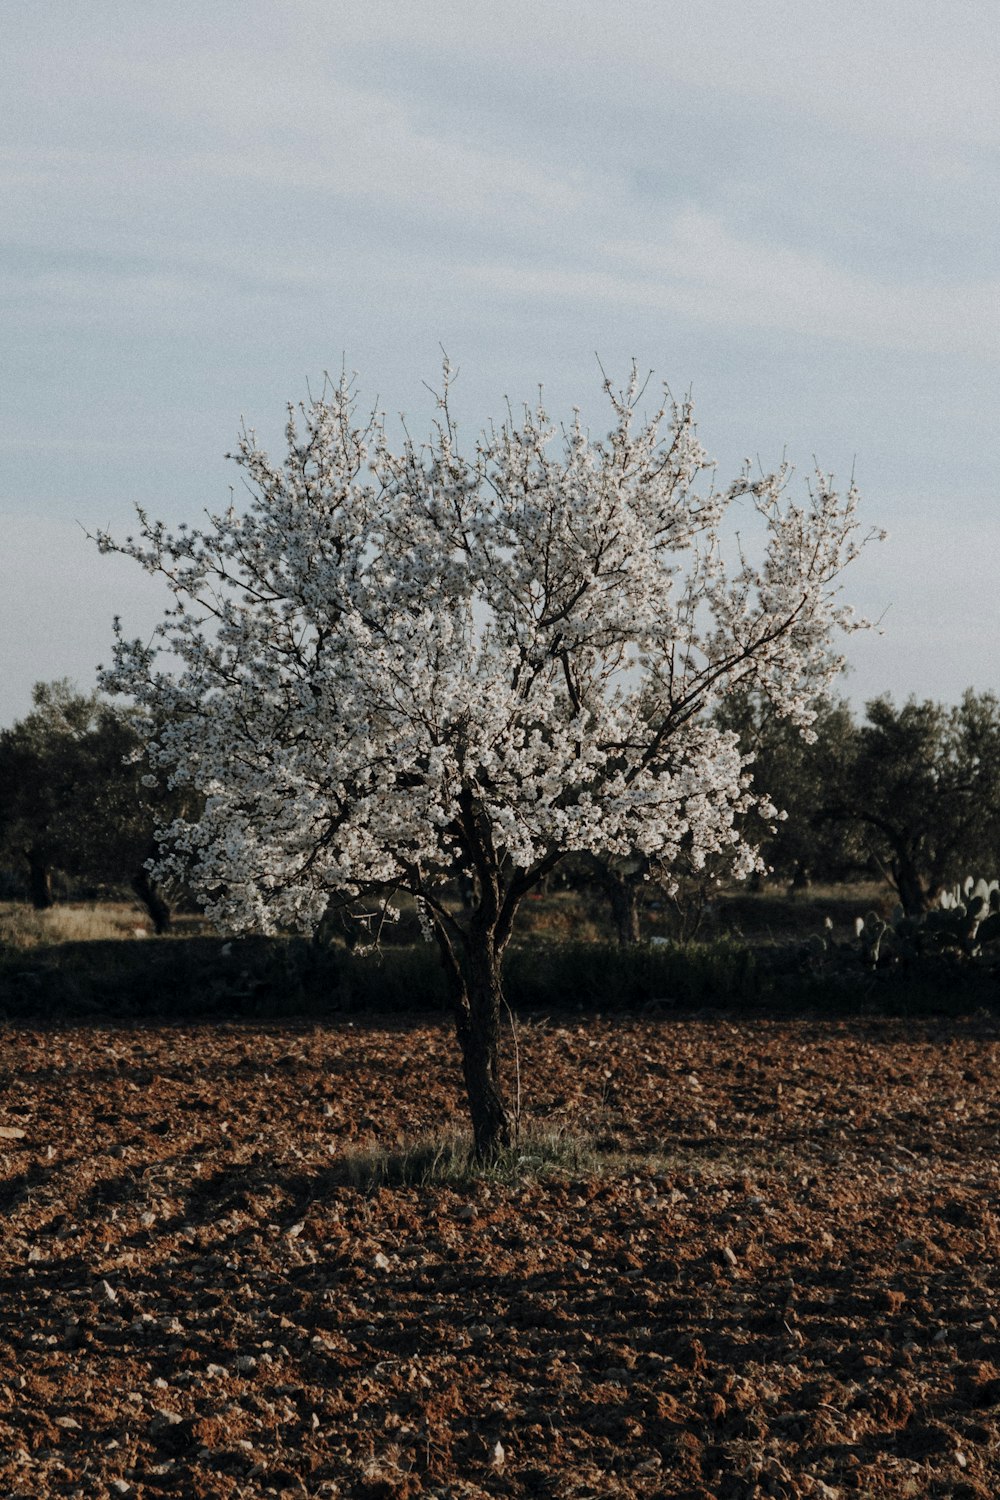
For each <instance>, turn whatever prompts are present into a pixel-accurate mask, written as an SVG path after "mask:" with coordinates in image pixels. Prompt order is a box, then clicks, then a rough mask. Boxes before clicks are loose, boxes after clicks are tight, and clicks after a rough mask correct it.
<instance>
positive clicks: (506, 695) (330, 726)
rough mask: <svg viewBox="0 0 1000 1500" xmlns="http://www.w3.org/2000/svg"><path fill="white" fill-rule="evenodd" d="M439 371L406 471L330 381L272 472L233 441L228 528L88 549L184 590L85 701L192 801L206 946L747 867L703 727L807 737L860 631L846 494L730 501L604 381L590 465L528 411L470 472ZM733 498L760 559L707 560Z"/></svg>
mask: <svg viewBox="0 0 1000 1500" xmlns="http://www.w3.org/2000/svg"><path fill="white" fill-rule="evenodd" d="M449 373H450V372H449V371H448V368H447V367H446V368H445V377H444V378H445V389H444V393H443V394H442V396H441V398H440V401H439V418H438V424H437V426H436V427H435V429H434V432H433V434H432V436H431V438H430V440H429V441H428V442H427V443H426V444H424V445H422V446H421V445H417V444H416V443H414V442H412V441H409V440H407V441H405V442H404V443H403V444H402V445H399V446H396V447H393V446H392V445H391V444H390V441H389V438H388V436H387V433H386V428H385V423H384V420H383V418H382V417H381V416H380V415H379V414H374V415H372V416H370V417H369V418H368V419H367V420H363V419H361V420H359V418H358V415H357V406H356V402H355V398H354V394H353V389H352V386H351V383H350V382H349V381H348V380H347V379H342V380H341V381H340V382H339V384H338V385H337V386H335V387H334V388H332V389H329V390H327V391H324V393H323V394H322V395H321V396H320V397H318V398H316V399H314V400H311V401H310V402H309V403H307V404H305V405H304V406H302V407H301V408H299V409H298V410H292V409H290V410H289V418H288V426H287V432H286V437H287V454H286V457H285V458H284V460H283V462H281V463H275V462H272V460H271V459H270V458H269V457H268V455H267V454H266V453H265V452H264V451H263V450H261V449H260V448H259V447H258V445H257V442H256V439H255V437H254V434H253V432H252V431H244V432H243V433H242V434H241V437H240V441H239V445H238V448H237V451H236V453H235V454H234V455H233V456H234V457H235V460H236V462H237V463H238V464H239V466H240V467H241V469H242V470H243V472H244V475H245V478H246V480H247V483H248V486H249V489H250V492H251V497H250V500H249V503H248V504H247V506H246V508H245V509H244V510H242V511H240V510H237V509H235V508H232V507H231V508H229V509H227V510H226V511H224V512H223V513H221V514H219V515H216V516H212V517H210V518H209V520H208V522H207V524H206V525H205V526H204V527H203V528H200V529H199V528H195V527H187V526H183V525H182V526H179V527H178V528H177V530H176V532H170V531H168V529H167V528H166V527H165V525H164V524H163V523H162V522H160V521H154V520H152V519H151V518H150V517H149V516H148V515H147V514H146V513H145V512H144V511H142V510H140V511H139V522H140V524H139V534H138V537H137V538H136V539H128V540H126V541H125V542H124V543H116V542H114V541H113V540H112V539H111V538H110V537H109V536H107V535H105V534H102V535H100V536H99V537H98V542H99V545H100V546H101V548H102V549H103V550H105V551H118V552H124V553H126V554H128V555H130V556H132V557H134V558H135V559H136V560H137V561H138V562H140V563H141V564H142V565H143V567H145V568H146V569H147V570H148V571H150V572H151V573H159V574H161V575H162V576H163V577H164V578H165V579H166V580H167V582H168V584H169V587H170V588H171V590H172V591H173V594H174V596H175V598H174V607H173V608H172V609H170V610H168V611H167V613H166V614H165V616H164V619H163V621H162V623H161V625H160V626H159V629H158V631H157V636H156V639H155V641H154V643H153V644H152V645H150V644H148V643H144V642H141V641H129V640H127V639H126V638H125V637H124V636H123V635H122V634H121V632H120V630H119V633H118V640H117V646H116V650H115V658H114V666H113V668H111V669H110V670H109V671H107V672H105V673H104V675H103V680H102V685H103V686H104V687H105V688H107V689H109V690H112V691H115V692H124V693H128V694H131V695H132V696H133V697H134V698H135V700H136V701H137V702H139V703H140V704H143V705H145V706H147V707H148V708H150V709H152V710H155V714H156V721H157V723H158V724H159V725H161V726H162V727H161V729H160V732H159V735H158V738H157V741H156V743H155V745H154V746H153V747H152V751H151V753H152V755H153V757H154V760H155V764H156V766H157V768H158V769H159V770H160V771H161V773H165V774H166V775H167V776H168V777H169V780H170V782H171V784H173V785H183V786H190V787H193V788H196V789H197V790H198V791H199V792H200V793H202V795H203V797H204V810H203V812H202V813H201V815H200V817H199V819H198V821H197V822H195V823H190V822H185V821H183V820H180V821H178V822H176V823H174V824H173V825H172V826H171V827H170V828H169V829H167V830H165V833H166V838H165V841H164V844H163V850H162V856H161V860H160V864H159V867H158V869H157V874H158V875H159V876H162V875H163V874H165V873H168V872H169V871H170V870H171V869H174V870H178V869H181V868H183V869H184V871H185V872H186V876H187V878H188V879H189V880H193V881H194V882H195V884H196V886H197V888H198V889H199V891H200V892H201V898H202V900H203V901H204V903H205V907H206V910H207V912H208V914H209V916H210V917H211V918H212V919H213V920H214V921H216V922H217V923H218V924H219V925H220V927H222V928H225V929H230V930H240V929H248V928H256V929H262V930H264V931H266V932H267V931H274V930H276V929H277V928H279V927H286V926H293V927H298V928H301V929H304V930H309V929H311V928H312V927H314V926H315V924H316V923H317V922H318V921H319V920H320V918H321V917H322V914H323V912H324V910H325V908H326V905H327V902H328V901H329V900H330V899H331V897H332V896H334V895H337V896H338V897H343V896H352V895H356V894H358V893H360V892H363V891H364V890H365V889H371V888H372V887H395V888H402V889H409V890H411V891H413V892H414V893H415V894H416V895H417V896H418V897H419V898H420V900H421V913H422V920H423V921H424V923H425V925H426V924H427V923H428V921H429V920H430V919H429V917H428V913H432V912H433V911H434V910H435V909H436V908H435V905H434V902H435V896H434V892H435V890H436V888H437V885H438V884H439V883H440V881H441V880H442V879H444V878H445V877H446V876H448V875H450V874H453V873H454V872H455V869H456V866H457V865H464V866H465V867H466V868H468V869H470V870H472V868H473V867H474V866H475V864H476V860H477V858H485V857H488V859H489V860H490V861H492V862H493V864H494V865H495V869H496V871H497V872H499V878H500V880H501V884H503V883H504V882H506V884H507V886H508V887H509V885H510V882H511V881H512V880H516V878H517V875H518V873H520V874H522V875H524V876H525V877H526V878H528V879H530V878H533V877H534V876H535V875H537V874H538V873H539V872H540V871H542V870H543V869H544V868H545V867H546V862H547V861H548V862H551V861H552V860H553V859H554V858H555V857H557V856H558V855H559V854H560V853H564V852H568V851H574V850H589V851H591V852H600V853H604V854H611V855H622V856H627V855H631V854H633V853H635V852H638V853H641V854H643V855H645V856H649V857H650V858H652V859H654V860H656V861H659V862H660V863H661V864H662V865H663V866H664V867H667V868H669V866H670V865H671V864H672V863H674V862H675V861H676V859H677V857H678V853H679V851H680V850H681V849H682V848H683V849H684V850H685V851H686V853H687V854H688V855H689V857H690V858H691V859H692V861H693V862H694V864H695V865H699V864H701V863H703V861H704V859H705V858H706V856H707V855H708V854H710V853H719V852H724V853H725V854H726V855H727V856H728V857H730V858H731V860H732V864H733V869H734V871H735V872H736V873H737V874H745V873H748V872H749V871H750V869H752V868H754V866H755V859H756V857H755V855H754V852H753V851H752V850H748V849H746V848H744V847H743V846H742V845H741V844H740V841H739V839H738V837H737V835H736V832H735V822H734V820H735V818H736V816H737V814H738V813H740V812H743V811H745V810H746V809H747V808H748V807H749V806H750V805H751V804H752V803H754V802H755V800H756V794H755V793H754V792H753V791H752V790H751V788H750V786H749V781H748V776H747V763H746V761H745V760H744V758H742V757H741V755H740V752H739V749H738V746H737V743H736V740H735V737H734V736H733V735H731V734H727V733H724V732H722V731H720V730H719V729H717V728H715V727H714V726H713V725H712V724H711V723H709V722H708V720H707V717H706V715H707V713H708V711H709V710H710V709H711V707H712V706H713V704H714V703H715V702H716V701H717V700H718V699H719V698H720V697H721V696H722V695H724V694H726V693H728V692H729V691H731V690H732V689H733V688H735V687H737V686H746V685H748V684H750V683H752V684H753V685H755V686H756V687H757V688H759V689H760V690H761V691H763V692H765V693H766V694H767V695H768V696H769V697H770V699H771V700H772V701H773V703H774V704H775V705H776V706H777V707H778V709H779V710H780V711H781V712H783V713H785V714H788V715H790V716H791V717H792V718H793V719H795V720H797V721H798V722H799V723H800V724H801V725H802V726H803V728H805V729H806V730H808V725H809V722H810V718H811V711H810V703H811V701H812V699H813V698H814V697H815V696H816V695H817V693H819V692H820V691H821V690H822V689H823V688H824V687H825V686H827V685H828V684H829V682H830V681H831V679H832V678H833V677H834V675H835V674H836V673H837V671H838V670H839V667H840V664H841V663H840V659H839V658H838V657H837V656H836V655H835V654H833V652H832V651H831V639H832V636H833V634H834V633H835V631H836V630H838V629H840V630H853V629H857V628H859V627H860V626H861V625H862V624H863V623H864V622H861V621H858V620H856V619H855V618H854V616H853V615H852V614H851V612H850V610H849V609H848V608H847V607H846V606H845V605H844V604H843V602H842V601H841V599H840V594H839V588H840V584H839V579H840V575H841V573H842V570H843V569H844V567H845V566H847V565H848V564H849V563H850V562H851V561H852V560H853V559H854V558H855V557H856V556H857V554H858V552H859V550H860V548H861V546H862V545H863V542H864V540H865V538H864V537H863V536H862V535H861V534H860V532H859V526H858V520H857V504H858V497H857V494H856V492H855V490H854V488H853V486H851V487H850V488H849V489H848V490H847V491H846V493H845V494H840V493H838V492H837V491H836V490H835V489H834V487H833V484H832V481H831V480H830V479H829V478H827V477H825V476H823V475H821V474H820V475H817V476H816V478H815V480H814V481H813V483H812V486H811V489H810V490H809V491H808V492H807V494H806V496H805V498H804V499H802V500H801V501H798V502H791V501H789V500H788V499H787V491H788V489H789V485H790V478H791V476H790V473H789V471H788V470H787V469H782V470H780V471H778V472H777V473H775V474H770V475H766V476H762V477H760V476H758V477H756V478H752V477H751V475H750V471H749V467H747V468H746V469H745V470H744V471H743V472H742V473H741V474H740V476H739V477H738V478H737V479H736V480H735V481H734V482H733V483H732V484H731V485H730V486H729V487H728V488H727V489H724V490H720V489H718V488H716V486H715V484H714V482H713V478H712V473H713V471H712V469H711V466H710V465H709V463H708V460H707V458H706V455H705V453H704V450H703V449H702V447H701V445H700V442H699V440H698V437H697V433H696V429H695V425H694V418H693V413H692V410H691V407H690V405H689V404H682V405H676V404H673V403H672V402H670V401H669V400H665V401H664V404H663V405H662V406H661V407H660V408H659V409H658V410H657V411H655V412H654V413H653V414H652V416H650V417H648V418H643V417H641V416H640V415H639V411H638V407H639V402H640V399H641V390H640V385H639V382H638V380H637V378H636V376H635V374H634V372H633V375H632V377H631V379H630V381H629V383H628V385H627V387H626V389H625V391H624V392H622V393H616V392H615V390H614V389H613V388H612V386H611V384H610V382H606V383H605V391H606V394H607V397H608V399H609V401H610V403H611V407H612V411H613V426H612V430H611V432H610V433H609V435H608V436H607V437H606V438H604V439H602V440H594V439H592V438H591V437H590V435H589V434H588V433H587V432H586V431H584V429H583V428H582V426H581V423H580V419H579V415H575V416H574V418H573V420H572V421H571V423H570V424H569V426H568V428H567V429H566V430H565V431H564V432H563V431H562V430H561V429H559V428H557V427H556V426H555V425H554V424H553V423H551V422H550V420H549V419H548V417H547V415H546V414H545V412H544V410H542V409H541V408H540V407H536V408H535V409H533V410H526V411H525V413H524V415H523V418H522V419H521V420H520V422H517V423H515V422H514V421H508V422H507V423H506V424H505V425H504V426H502V427H500V428H497V429H493V430H491V431H489V432H487V433H486V434H485V435H483V436H482V437H481V438H480V440H479V442H478V443H477V444H476V445H475V446H474V447H473V449H472V451H471V453H469V454H467V455H465V456H463V454H462V452H461V450H460V448H459V444H458V439H457V434H456V430H455V427H454V424H453V421H452V417H451V411H450V405H449V400H448V382H449ZM737 503H740V504H742V505H743V506H744V509H747V510H749V512H750V513H751V516H752V517H755V518H756V522H757V525H758V530H759V561H758V562H756V563H753V564H751V562H750V561H748V560H747V556H746V555H745V554H743V553H740V554H739V555H738V556H737V559H736V562H735V564H733V565H727V563H726V561H725V560H724V559H725V555H726V551H727V547H726V538H727V537H728V535H729V531H728V530H727V529H726V517H727V513H728V512H729V511H730V509H731V507H732V506H733V505H734V504H737ZM164 650H166V651H167V652H168V653H169V654H171V655H172V657H173V659H174V661H175V662H176V663H177V665H176V667H175V668H174V669H173V670H164V669H163V668H162V667H161V663H160V654H161V652H163V651H164ZM759 805H760V808H761V811H762V812H763V814H764V816H765V817H773V816H776V814H775V810H774V809H773V808H772V807H771V805H770V803H769V802H768V801H767V800H766V799H765V798H761V799H759ZM483 851H486V853H485V854H484V853H483ZM427 903H429V904H427Z"/></svg>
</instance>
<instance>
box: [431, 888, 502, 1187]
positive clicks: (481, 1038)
mask: <svg viewBox="0 0 1000 1500" xmlns="http://www.w3.org/2000/svg"><path fill="white" fill-rule="evenodd" d="M434 931H435V934H436V936H437V940H438V946H439V948H440V949H441V956H442V958H443V960H444V967H445V972H446V974H447V976H448V987H449V990H450V992H451V999H452V1009H453V1012H454V1016H455V1032H456V1035H457V1037H458V1044H459V1047H460V1048H461V1051H462V1075H463V1077H464V1079H465V1092H466V1098H467V1101H468V1105H469V1116H470V1119H471V1121H472V1138H473V1143H474V1150H475V1156H476V1160H477V1161H478V1162H480V1163H482V1164H484V1165H488V1164H489V1163H490V1162H493V1161H496V1159H497V1157H498V1156H500V1155H501V1153H502V1152H503V1151H504V1150H505V1149H506V1148H507V1147H508V1146H509V1145H510V1144H511V1123H510V1114H509V1112H508V1110H507V1105H506V1102H505V1100H504V1094H503V1084H502V1080H501V1075H500V1038H501V1029H502V1027H501V1018H502V1010H503V1004H504V997H503V974H502V962H501V961H502V954H503V944H502V943H500V942H498V941H497V934H496V931H495V929H493V928H490V927H489V926H488V925H484V924H483V923H482V922H481V921H478V922H477V921H476V920H475V919H473V921H472V923H471V924H470V926H469V927H468V928H461V927H459V926H458V925H457V923H456V922H455V921H454V919H452V918H449V917H448V915H447V913H446V912H445V911H444V910H443V908H439V909H438V910H437V911H436V912H435V914H434Z"/></svg>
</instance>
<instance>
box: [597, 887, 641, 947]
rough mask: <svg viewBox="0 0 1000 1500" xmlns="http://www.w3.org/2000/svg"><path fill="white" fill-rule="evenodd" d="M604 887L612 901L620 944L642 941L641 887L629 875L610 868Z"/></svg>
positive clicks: (627, 944)
mask: <svg viewBox="0 0 1000 1500" xmlns="http://www.w3.org/2000/svg"><path fill="white" fill-rule="evenodd" d="M604 889H605V891H606V892H607V895H608V900H609V902H610V903H611V920H612V921H613V922H614V926H615V936H616V938H617V939H618V943H619V946H620V947H622V948H627V947H630V946H631V945H632V944H633V943H638V942H640V941H641V934H640V927H639V888H638V886H637V885H636V884H635V882H634V881H633V880H630V879H629V877H628V876H627V875H619V874H617V873H616V872H615V871H614V870H609V871H608V872H607V875H606V876H605V880H604Z"/></svg>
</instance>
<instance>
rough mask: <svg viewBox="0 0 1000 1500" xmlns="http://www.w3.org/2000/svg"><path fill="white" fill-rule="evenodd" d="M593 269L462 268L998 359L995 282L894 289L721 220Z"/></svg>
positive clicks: (699, 217) (857, 340)
mask: <svg viewBox="0 0 1000 1500" xmlns="http://www.w3.org/2000/svg"><path fill="white" fill-rule="evenodd" d="M599 259H600V261H601V267H600V269H594V270H590V269H588V270H580V269H576V268H573V267H551V266H550V267H547V268H537V267H519V266H515V265H498V264H495V263H493V264H490V263H487V264H482V265H466V266H465V267H464V269H463V273H462V274H463V278H464V279H465V280H467V281H469V282H472V283H475V284H477V285H479V286H481V287H482V286H488V287H490V288H492V290H493V291H495V292H497V293H500V294H503V295H505V296H508V297H522V298H527V299H532V300H538V299H552V300H556V301H564V302H565V301H579V302H592V303H593V302H600V303H611V304H615V303H618V304H619V305H626V306H630V307H648V308H649V309H650V310H655V311H658V312H668V313H679V314H682V315H683V316H685V317H688V318H693V319H697V320H702V321H705V322H708V323H711V324H713V325H718V326H723V327H726V328H734V327H742V328H762V329H773V330H776V331H781V332H785V333H794V334H801V335H803V336H804V337H820V338H830V339H836V340H838V341H840V342H843V343H849V344H857V345H859V346H862V347H868V348H877V349H895V350H908V351H927V352H934V353H938V354H956V353H958V354H973V355H976V356H979V357H981V358H987V359H995V358H996V357H997V355H998V353H1000V280H996V281H983V282H978V283H975V284H972V285H962V286H943V285H935V284H928V283H913V284H898V283H890V282H885V281H880V280H877V279H875V278H873V277H870V276H865V275H861V274H857V273H855V272H851V271H846V270H844V269H843V268H841V267H839V266H836V265H834V264H833V263H832V262H830V261H828V260H826V259H825V258H824V257H822V256H820V255H816V254H812V253H809V252H807V251H803V250H799V249H795V248H792V247H790V246H787V245H780V244H766V243H764V242H763V241H759V240H753V239H749V238H743V237H741V236H740V235H738V234H735V233H733V232H732V231H731V230H729V229H728V228H727V227H726V225H725V224H724V223H723V222H722V221H721V220H720V219H718V218H716V217H714V216H711V215H708V214H704V213H701V212H699V211H698V210H693V209H688V210H683V211H681V212H680V213H678V214H677V215H676V216H675V218H674V220H673V224H672V226H671V228H670V231H669V232H668V234H667V235H666V236H665V238H664V241H663V242H662V243H661V244H658V245H655V246H654V245H650V244H645V243H642V242H631V241H623V240H618V241H611V242H607V243H605V244H604V245H603V246H602V247H601V252H600V257H599Z"/></svg>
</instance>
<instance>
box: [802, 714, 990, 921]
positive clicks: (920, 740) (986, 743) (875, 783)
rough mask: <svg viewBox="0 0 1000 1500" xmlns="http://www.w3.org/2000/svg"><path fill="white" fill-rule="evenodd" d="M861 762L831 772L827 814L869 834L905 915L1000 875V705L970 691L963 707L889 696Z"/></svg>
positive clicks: (873, 720)
mask: <svg viewBox="0 0 1000 1500" xmlns="http://www.w3.org/2000/svg"><path fill="white" fill-rule="evenodd" d="M865 712H866V722H865V723H864V724H862V725H861V726H860V728H859V729H858V731H857V734H856V737H855V748H854V754H853V755H851V756H849V757H846V758H845V759H844V760H843V761H842V762H841V763H840V765H839V766H834V767H832V768H831V773H830V777H829V780H828V783H827V787H828V790H827V795H826V798H825V800H824V802H823V804H822V808H823V811H824V813H825V814H826V815H827V816H828V817H830V818H831V819H833V820H836V821H839V822H841V823H844V824H852V825H853V826H854V827H855V828H857V829H859V830H862V831H863V833H864V841H865V844H866V845H867V848H868V849H869V851H870V853H871V854H872V856H873V857H874V858H875V859H876V860H877V861H878V863H879V865H880V867H881V868H882V869H883V870H884V872H885V873H886V875H887V877H888V878H889V879H890V880H891V882H892V884H893V885H894V887H895V889H896V891H897V892H898V895H899V899H900V901H901V903H902V905H903V908H904V910H905V911H906V912H907V913H908V914H909V915H917V914H919V913H920V912H921V911H924V910H926V909H927V907H928V906H929V905H930V904H931V903H932V902H933V901H934V899H935V898H936V896H937V894H938V893H939V891H940V890H941V888H942V887H943V886H945V885H947V884H950V883H951V882H953V881H956V880H959V879H961V878H963V877H964V876H965V875H967V874H970V873H971V874H977V875H980V874H981V875H984V876H985V877H986V878H987V879H991V878H993V875H994V872H995V871H997V870H1000V702H998V700H997V698H996V697H995V696H994V695H993V694H992V693H978V694H977V693H975V692H973V691H972V690H971V689H970V690H969V691H968V692H966V693H965V694H964V696H963V698H962V700H961V702H960V703H959V704H957V705H954V706H950V707H949V706H947V705H945V704H941V703H933V702H930V701H929V700H925V701H924V702H918V701H917V700H916V699H915V698H910V699H908V700H907V702H906V703H905V704H903V706H902V707H901V708H896V707H895V706H894V704H893V702H892V700H891V699H890V698H888V697H882V698H876V699H874V700H873V701H872V702H870V703H869V704H868V705H867V707H866V711H865Z"/></svg>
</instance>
